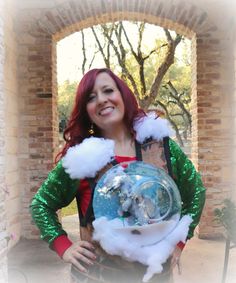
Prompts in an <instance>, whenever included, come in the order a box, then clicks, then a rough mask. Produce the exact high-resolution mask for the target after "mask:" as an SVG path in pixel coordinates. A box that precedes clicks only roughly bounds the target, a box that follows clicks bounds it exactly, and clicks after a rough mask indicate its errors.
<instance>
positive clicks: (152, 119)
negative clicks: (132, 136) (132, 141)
mask: <svg viewBox="0 0 236 283" xmlns="http://www.w3.org/2000/svg"><path fill="white" fill-rule="evenodd" d="M134 130H135V131H136V139H137V141H138V142H140V143H143V142H144V141H145V139H147V138H151V137H152V138H153V139H155V140H157V141H160V140H162V139H163V138H164V137H169V136H173V135H174V131H173V130H172V129H171V126H170V123H169V121H168V120H166V119H162V118H160V117H158V118H156V114H155V113H154V112H151V113H149V114H148V116H146V117H143V118H141V119H140V120H138V121H136V122H135V123H134Z"/></svg>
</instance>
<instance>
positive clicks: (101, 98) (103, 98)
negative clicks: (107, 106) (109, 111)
mask: <svg viewBox="0 0 236 283" xmlns="http://www.w3.org/2000/svg"><path fill="white" fill-rule="evenodd" d="M97 100H98V104H103V103H106V102H107V96H106V95H105V94H103V93H98V97H97Z"/></svg>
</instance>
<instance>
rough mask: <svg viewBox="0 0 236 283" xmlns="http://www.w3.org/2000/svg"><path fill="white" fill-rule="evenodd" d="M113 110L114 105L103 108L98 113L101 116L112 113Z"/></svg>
mask: <svg viewBox="0 0 236 283" xmlns="http://www.w3.org/2000/svg"><path fill="white" fill-rule="evenodd" d="M113 110H114V107H112V106H108V107H105V108H103V109H101V110H100V111H99V113H98V114H99V115H100V116H105V115H108V114H110V113H111V112H112V111H113Z"/></svg>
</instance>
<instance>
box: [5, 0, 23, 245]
mask: <svg viewBox="0 0 236 283" xmlns="http://www.w3.org/2000/svg"><path fill="white" fill-rule="evenodd" d="M5 3H6V5H5V13H4V25H5V28H4V34H5V36H4V45H5V64H4V91H5V105H6V106H5V109H6V111H5V125H6V132H5V133H6V141H7V142H6V147H5V154H6V163H5V178H6V186H7V190H8V194H7V198H6V207H7V208H6V213H7V231H8V235H9V242H8V246H9V248H10V247H12V246H13V245H14V244H15V243H16V242H17V241H18V240H19V238H20V236H21V209H22V203H21V199H22V197H23V194H22V191H21V189H22V187H21V186H22V183H21V180H20V172H19V163H18V155H19V134H20V132H19V100H20V97H19V91H18V81H17V80H18V78H17V60H18V54H17V48H18V46H17V38H16V36H17V35H16V33H15V31H14V25H15V23H14V18H15V13H16V11H15V6H14V1H12V0H8V1H5Z"/></svg>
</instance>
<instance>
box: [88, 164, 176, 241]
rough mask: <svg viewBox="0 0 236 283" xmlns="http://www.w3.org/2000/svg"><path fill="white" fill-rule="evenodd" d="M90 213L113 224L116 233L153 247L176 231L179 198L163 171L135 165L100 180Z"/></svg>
mask: <svg viewBox="0 0 236 283" xmlns="http://www.w3.org/2000/svg"><path fill="white" fill-rule="evenodd" d="M93 209H94V215H95V219H98V218H99V217H106V218H107V219H108V220H115V222H114V223H116V225H115V226H114V229H116V230H117V231H118V232H119V233H121V234H124V235H125V234H127V235H128V234H129V235H130V234H132V235H133V236H134V237H136V238H137V237H138V238H139V240H140V239H142V241H144V244H152V243H155V242H157V241H160V240H162V239H163V238H164V237H165V236H166V235H168V234H169V233H170V232H171V231H172V230H173V229H174V228H175V227H176V225H177V223H178V222H179V219H180V213H181V198H180V195H179V191H178V188H177V186H176V184H175V182H174V181H173V180H172V178H171V177H170V176H169V175H168V174H167V173H166V172H165V171H164V170H163V169H160V168H156V167H154V166H152V165H150V164H147V163H144V162H139V161H137V162H130V163H127V164H125V165H124V164H118V165H116V166H114V167H112V168H111V169H110V170H108V171H107V172H106V173H105V174H104V175H103V176H102V177H101V179H100V180H99V181H98V183H97V186H96V188H95V191H94V199H93ZM117 220H119V221H117ZM117 223H119V224H118V225H117ZM140 235H143V236H145V237H140Z"/></svg>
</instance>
